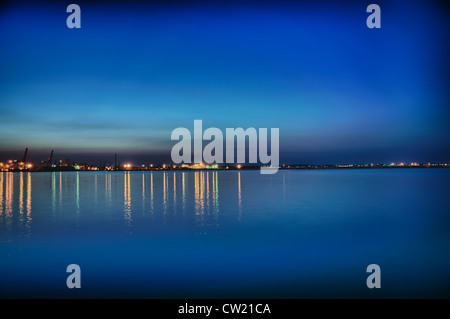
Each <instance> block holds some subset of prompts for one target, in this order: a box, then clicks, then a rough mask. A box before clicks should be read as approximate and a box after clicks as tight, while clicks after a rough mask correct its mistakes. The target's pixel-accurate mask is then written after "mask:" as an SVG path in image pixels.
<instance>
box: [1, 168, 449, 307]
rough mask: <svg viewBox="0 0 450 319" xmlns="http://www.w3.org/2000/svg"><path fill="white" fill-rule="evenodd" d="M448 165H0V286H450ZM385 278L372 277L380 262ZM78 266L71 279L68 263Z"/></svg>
mask: <svg viewBox="0 0 450 319" xmlns="http://www.w3.org/2000/svg"><path fill="white" fill-rule="evenodd" d="M449 177H450V170H449V169H366V170H363V169H361V170H298V171H294V170H290V171H279V172H278V173H277V174H275V175H261V174H260V173H259V171H241V172H239V171H198V172H145V173H142V172H114V173H108V172H62V173H60V172H54V173H7V172H3V173H0V295H1V296H2V297H26V298H42V297H43V298H46V297H61V298H70V297H76V298H97V297H98V298H385V297H386V298H411V297H412V298H417V297H419V298H428V297H449V296H450V273H449V271H448V270H449V269H450V254H449V248H450V196H449V190H450V178H449ZM372 263H375V264H378V265H379V266H380V267H381V288H380V289H368V288H367V286H366V279H367V276H368V275H369V274H368V273H367V272H366V267H367V266H368V265H369V264H372ZM69 264H78V265H79V266H80V267H81V289H68V288H67V286H66V278H67V276H68V275H69V274H68V273H66V267H67V266H68V265H69Z"/></svg>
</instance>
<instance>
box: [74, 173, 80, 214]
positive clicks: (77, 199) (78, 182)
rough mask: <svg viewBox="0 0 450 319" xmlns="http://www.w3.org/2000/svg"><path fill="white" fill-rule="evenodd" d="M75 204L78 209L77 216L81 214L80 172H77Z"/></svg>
mask: <svg viewBox="0 0 450 319" xmlns="http://www.w3.org/2000/svg"><path fill="white" fill-rule="evenodd" d="M75 204H76V207H77V214H79V213H80V172H77V177H76V184H75Z"/></svg>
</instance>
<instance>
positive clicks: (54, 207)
mask: <svg viewBox="0 0 450 319" xmlns="http://www.w3.org/2000/svg"><path fill="white" fill-rule="evenodd" d="M51 184H52V186H51V189H52V213H53V215H54V214H55V211H56V172H53V173H52V178H51Z"/></svg>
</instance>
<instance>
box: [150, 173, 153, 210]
mask: <svg viewBox="0 0 450 319" xmlns="http://www.w3.org/2000/svg"><path fill="white" fill-rule="evenodd" d="M150 209H151V212H152V214H153V172H151V173H150Z"/></svg>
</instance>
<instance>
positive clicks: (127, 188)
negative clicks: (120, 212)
mask: <svg viewBox="0 0 450 319" xmlns="http://www.w3.org/2000/svg"><path fill="white" fill-rule="evenodd" d="M123 178H124V184H123V206H124V218H125V221H126V224H127V228H128V231H129V232H130V231H131V222H132V219H131V185H130V172H125V174H124V175H123Z"/></svg>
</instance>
